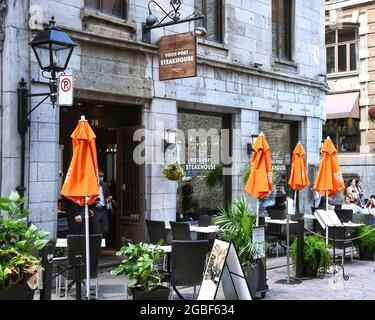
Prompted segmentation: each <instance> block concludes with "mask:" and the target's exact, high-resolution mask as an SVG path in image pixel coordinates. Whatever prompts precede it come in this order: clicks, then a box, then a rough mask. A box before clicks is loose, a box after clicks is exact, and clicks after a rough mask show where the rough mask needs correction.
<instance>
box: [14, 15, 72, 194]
mask: <svg viewBox="0 0 375 320" xmlns="http://www.w3.org/2000/svg"><path fill="white" fill-rule="evenodd" d="M30 45H31V48H32V49H33V52H34V54H35V57H36V59H37V61H38V64H39V66H40V68H41V69H42V70H43V72H42V76H43V77H44V78H46V79H48V80H49V88H50V91H49V92H46V93H29V92H28V90H27V88H26V85H27V83H26V82H25V80H24V79H23V78H22V79H21V81H20V83H19V88H18V127H17V129H18V132H19V133H20V135H21V185H20V186H18V187H17V188H16V189H17V191H18V193H19V194H20V195H21V196H23V195H24V193H25V190H26V187H25V140H26V138H25V137H26V132H27V128H28V127H29V126H30V120H29V116H30V114H31V113H32V112H33V111H34V110H35V109H36V108H38V107H39V106H40V105H41V104H42V103H43V102H44V101H46V100H47V99H48V98H50V99H51V102H52V105H53V107H54V106H55V103H56V101H57V91H58V83H57V82H58V79H57V74H58V73H64V71H65V70H66V68H67V66H68V64H69V60H70V57H71V56H72V53H73V50H74V47H75V46H76V44H75V43H74V42H73V41H72V39H70V38H69V36H68V35H67V34H66V33H65V32H63V31H62V30H61V29H60V28H58V27H57V26H56V22H55V18H54V17H51V20H50V21H49V26H48V27H47V28H45V29H44V30H43V31H41V32H40V33H39V34H38V35H37V36H36V37H35V38H34V39H33V40H32V41H31V42H30ZM45 73H50V76H49V77H48V76H47V75H45ZM31 97H44V99H43V100H42V101H40V102H39V103H38V104H37V105H36V106H35V107H34V108H32V109H31V110H30V111H29V98H31Z"/></svg>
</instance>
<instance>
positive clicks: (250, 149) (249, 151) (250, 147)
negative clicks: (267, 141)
mask: <svg viewBox="0 0 375 320" xmlns="http://www.w3.org/2000/svg"><path fill="white" fill-rule="evenodd" d="M257 139H258V135H257V134H252V135H251V143H248V144H247V154H248V155H249V156H251V155H252V154H253V151H254V150H253V144H254V143H255V141H257Z"/></svg>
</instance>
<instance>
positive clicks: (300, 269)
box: [296, 219, 305, 278]
mask: <svg viewBox="0 0 375 320" xmlns="http://www.w3.org/2000/svg"><path fill="white" fill-rule="evenodd" d="M304 227H305V220H304V219H298V231H297V261H296V264H297V266H296V276H297V278H302V277H303V269H304V265H303V264H304V261H303V245H304V240H305V239H304V234H303V231H304Z"/></svg>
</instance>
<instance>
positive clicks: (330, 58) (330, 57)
mask: <svg viewBox="0 0 375 320" xmlns="http://www.w3.org/2000/svg"><path fill="white" fill-rule="evenodd" d="M332 72H335V47H329V48H327V73H332Z"/></svg>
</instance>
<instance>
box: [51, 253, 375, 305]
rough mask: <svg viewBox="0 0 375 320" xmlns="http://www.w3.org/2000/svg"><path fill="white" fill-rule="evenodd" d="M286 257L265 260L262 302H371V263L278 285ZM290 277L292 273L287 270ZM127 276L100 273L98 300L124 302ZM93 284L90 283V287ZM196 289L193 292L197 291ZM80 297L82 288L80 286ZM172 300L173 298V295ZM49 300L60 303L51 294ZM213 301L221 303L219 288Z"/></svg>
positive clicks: (189, 293)
mask: <svg viewBox="0 0 375 320" xmlns="http://www.w3.org/2000/svg"><path fill="white" fill-rule="evenodd" d="M285 264H286V257H285V256H283V257H279V258H271V259H267V277H268V282H267V283H268V286H269V291H268V292H267V294H266V297H265V298H264V300H334V299H339V300H374V299H375V286H374V283H375V272H374V270H375V262H374V261H359V260H354V261H353V262H349V261H348V262H346V263H345V273H346V274H347V275H348V276H349V277H350V279H349V280H348V281H344V279H343V277H342V272H340V273H338V274H336V283H334V281H333V279H334V278H333V275H332V274H326V275H325V277H324V278H323V279H320V278H315V279H311V280H304V281H302V283H300V284H294V285H287V284H278V283H276V281H277V280H280V279H285V278H286V267H285ZM291 275H292V276H293V275H294V271H293V269H292V268H291ZM127 279H128V277H127V276H117V277H115V276H112V275H111V274H110V273H109V271H106V272H104V273H102V274H100V277H99V297H98V298H99V300H127V299H128V298H127V295H126V283H127ZM93 284H94V282H92V285H93ZM198 289H199V288H197V292H198ZM180 292H181V294H182V295H183V296H184V297H185V299H187V300H192V299H193V287H191V288H185V289H181V290H180ZM82 294H85V288H84V287H82ZM172 298H173V300H177V299H178V297H177V295H176V294H175V293H174V292H173V295H172ZM52 299H53V300H60V299H61V300H63V299H64V298H58V297H56V295H55V292H54V291H53V292H52ZM74 299H75V287H73V288H72V289H71V291H70V292H69V294H68V300H74ZM217 300H225V297H224V293H223V291H222V288H221V286H220V287H219V290H218V294H217Z"/></svg>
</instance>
